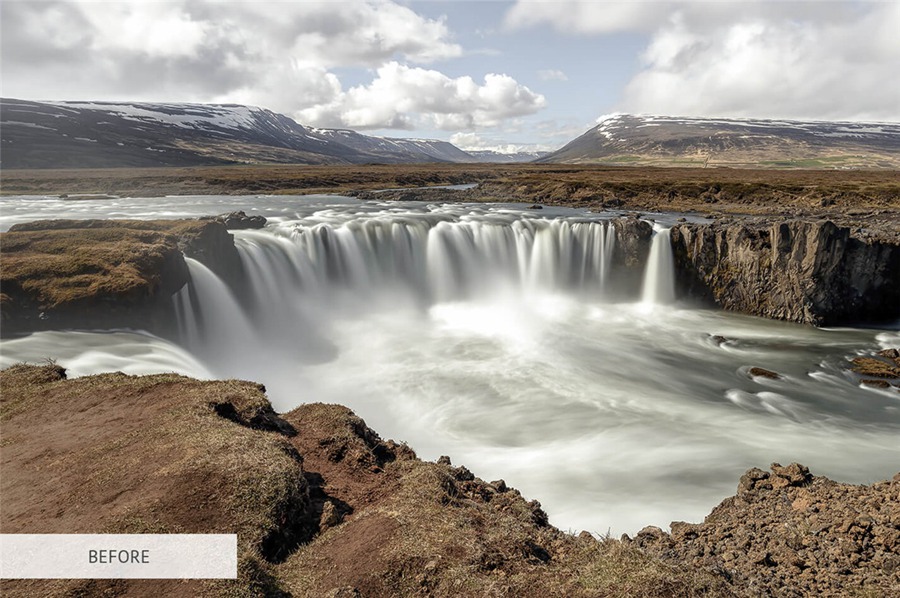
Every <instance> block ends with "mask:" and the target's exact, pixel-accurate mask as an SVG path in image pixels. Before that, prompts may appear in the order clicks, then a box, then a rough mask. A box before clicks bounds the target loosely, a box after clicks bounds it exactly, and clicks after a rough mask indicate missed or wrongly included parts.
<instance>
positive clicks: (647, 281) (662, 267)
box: [641, 224, 675, 304]
mask: <svg viewBox="0 0 900 598" xmlns="http://www.w3.org/2000/svg"><path fill="white" fill-rule="evenodd" d="M670 232H671V229H668V228H663V227H662V226H659V225H657V224H654V225H653V240H652V242H651V244H650V257H649V258H648V260H647V267H646V269H645V270H644V285H643V291H642V295H641V299H642V301H643V302H644V303H646V304H668V303H672V302H674V301H675V262H674V260H673V259H672V242H671V239H670Z"/></svg>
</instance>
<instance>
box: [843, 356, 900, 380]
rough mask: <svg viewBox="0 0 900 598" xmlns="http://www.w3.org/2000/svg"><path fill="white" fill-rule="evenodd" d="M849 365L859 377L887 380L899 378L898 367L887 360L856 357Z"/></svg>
mask: <svg viewBox="0 0 900 598" xmlns="http://www.w3.org/2000/svg"><path fill="white" fill-rule="evenodd" d="M851 363H852V366H851V369H852V370H853V371H854V372H856V373H857V374H859V375H861V376H866V377H869V378H887V379H891V378H900V366H897V365H896V364H895V363H893V362H892V361H888V360H887V359H881V358H878V357H856V358H854V359H853V361H852V362H851Z"/></svg>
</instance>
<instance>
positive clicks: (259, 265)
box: [236, 216, 615, 310]
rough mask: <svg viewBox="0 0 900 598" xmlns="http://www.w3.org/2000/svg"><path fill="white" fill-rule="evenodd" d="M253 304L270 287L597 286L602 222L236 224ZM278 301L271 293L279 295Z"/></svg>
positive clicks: (455, 289)
mask: <svg viewBox="0 0 900 598" xmlns="http://www.w3.org/2000/svg"><path fill="white" fill-rule="evenodd" d="M236 237H237V246H238V251H239V253H240V256H241V260H242V262H243V264H244V266H245V270H246V271H247V272H248V285H249V286H250V288H251V289H253V294H254V297H255V302H256V304H257V305H265V309H267V310H270V309H271V308H272V305H271V303H272V302H271V300H270V298H271V297H295V298H296V299H297V300H298V301H300V300H302V301H306V302H309V301H325V302H332V301H334V300H335V293H343V294H345V295H346V294H347V293H348V292H349V293H350V294H352V295H354V296H355V297H357V298H362V299H365V300H369V299H371V298H372V296H373V294H378V293H383V292H390V293H392V294H394V295H396V293H397V292H398V291H400V290H402V291H403V292H405V293H407V294H408V295H409V296H410V297H412V298H413V299H414V300H415V301H417V302H419V303H423V304H432V303H436V302H443V301H451V300H460V299H471V298H475V297H485V296H489V295H491V294H496V293H501V292H516V293H529V292H534V291H543V292H555V291H576V292H588V293H595V294H597V296H600V295H602V293H603V292H604V290H605V288H606V285H607V283H608V279H609V271H610V264H611V259H612V255H613V251H614V247H615V245H614V243H615V230H614V227H613V224H612V223H608V222H602V221H596V222H578V221H575V222H572V221H565V220H544V219H532V220H523V219H518V218H510V217H507V218H502V219H501V218H499V217H495V218H493V219H473V218H468V219H459V220H449V219H446V218H445V217H434V216H431V217H426V216H420V217H410V216H407V217H405V218H390V219H385V218H369V219H360V220H356V221H350V222H344V223H322V222H320V223H316V224H313V225H309V226H298V225H296V224H285V225H282V226H279V227H275V228H274V229H273V230H272V231H266V232H255V231H247V232H241V233H238V234H237V236H236ZM281 302H282V301H279V303H281Z"/></svg>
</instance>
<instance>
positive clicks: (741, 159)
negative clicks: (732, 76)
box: [538, 114, 900, 168]
mask: <svg viewBox="0 0 900 598" xmlns="http://www.w3.org/2000/svg"><path fill="white" fill-rule="evenodd" d="M538 162H564V163H575V164H579V163H606V164H621V165H648V164H649V165H663V166H763V167H766V166H768V167H806V168H850V167H866V168H900V123H859V122H821V121H790V120H758V119H724V118H718V119H712V118H674V117H665V116H635V115H630V114H614V115H610V116H607V117H604V118H602V119H600V120H599V124H598V125H597V126H596V127H594V128H593V129H591V130H589V131H588V132H586V133H585V134H584V135H582V136H580V137H578V138H576V139H574V140H573V141H571V142H570V143H568V144H567V145H565V146H564V147H562V148H561V149H559V150H557V151H555V152H553V153H551V154H548V155H547V156H544V157H543V158H541V159H539V160H538Z"/></svg>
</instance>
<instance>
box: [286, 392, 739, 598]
mask: <svg viewBox="0 0 900 598" xmlns="http://www.w3.org/2000/svg"><path fill="white" fill-rule="evenodd" d="M352 417H353V416H352V414H349V413H348V412H347V411H346V410H345V409H344V408H342V407H339V406H329V405H304V406H302V407H300V408H298V409H297V410H295V411H294V412H291V413H288V414H286V415H285V419H287V420H288V421H290V422H292V423H293V424H294V425H295V426H296V427H297V429H298V430H299V431H300V435H299V436H298V437H297V439H294V440H293V442H295V444H296V443H297V442H302V438H303V437H304V436H306V435H308V434H309V433H310V431H312V430H315V434H314V436H315V437H317V438H322V437H325V438H328V439H340V441H341V442H349V443H351V445H352V446H351V447H349V449H348V450H344V451H342V453H341V455H343V457H341V458H340V462H337V463H336V462H335V461H334V459H335V456H334V454H333V453H330V451H329V450H328V449H327V448H326V455H324V457H325V458H324V459H322V458H321V457H319V456H316V455H315V454H312V453H311V452H305V453H304V455H305V465H304V467H305V468H307V469H316V470H319V469H321V470H325V469H328V471H329V475H327V476H326V480H327V481H328V486H327V488H328V489H329V491H330V492H331V493H332V495H333V496H334V497H340V498H342V499H343V500H346V501H347V502H349V503H350V504H351V506H354V507H355V510H354V512H353V513H352V515H350V516H348V518H347V520H345V521H344V522H343V523H342V524H340V525H338V526H336V527H331V528H329V529H327V530H326V531H325V532H324V533H323V534H322V535H320V536H319V537H318V538H316V539H315V540H314V541H313V542H312V543H310V544H309V545H306V546H303V547H301V548H300V549H299V550H298V551H297V552H295V553H294V554H293V555H292V556H291V557H290V558H289V559H288V560H287V561H286V562H284V563H283V564H281V565H279V566H278V576H279V578H280V579H281V580H282V583H283V587H284V588H285V589H286V590H288V591H290V593H291V594H292V595H294V596H298V597H299V596H304V597H305V596H308V597H312V596H334V595H340V594H339V593H340V592H341V591H344V592H349V593H347V594H346V595H355V594H352V591H353V590H356V591H358V592H359V595H361V596H369V597H388V596H418V595H428V596H447V597H450V596H453V597H456V596H509V597H513V596H515V597H526V598H527V597H538V596H540V597H544V596H720V595H721V596H726V595H730V591H729V589H728V588H727V587H726V585H725V584H724V582H722V581H721V580H717V579H715V578H713V577H712V576H711V575H709V574H706V573H702V572H695V571H690V570H686V569H679V568H677V567H671V566H667V565H664V564H662V563H660V562H659V561H656V560H654V559H652V558H650V557H648V556H646V555H643V554H641V553H640V552H638V551H637V550H635V549H633V548H630V547H626V546H624V545H622V544H620V543H619V542H616V541H612V540H608V541H604V542H598V541H596V540H594V539H592V538H590V539H589V538H576V537H573V536H571V535H568V534H564V533H562V532H560V531H559V530H557V529H555V528H553V527H551V526H548V525H546V524H545V523H543V522H542V513H541V512H540V511H539V510H538V509H539V507H538V505H536V504H535V503H530V502H528V501H526V500H525V499H524V498H523V497H522V496H521V495H520V494H519V493H518V492H517V491H515V490H504V489H503V488H502V486H500V485H493V484H487V483H485V482H483V481H481V480H478V479H477V478H476V479H469V476H468V475H466V473H465V472H464V471H463V470H461V469H457V468H454V467H451V466H449V465H443V464H436V463H427V462H423V461H420V460H418V459H412V458H402V459H397V460H395V461H392V462H388V463H386V464H385V465H384V468H383V471H382V472H381V473H377V474H371V473H369V472H367V471H366V472H364V469H361V468H360V463H363V464H366V463H371V462H372V460H369V461H366V460H361V459H360V458H359V455H360V454H361V453H363V452H365V451H366V450H367V448H366V447H367V446H370V445H371V444H372V442H371V438H370V439H369V440H368V441H363V439H362V438H361V437H360V435H359V434H358V432H359V430H358V428H357V427H356V423H355V422H352V421H351V418H352ZM354 428H356V429H357V433H356V434H352V433H351V434H349V435H348V430H352V429H354ZM320 443H321V441H320ZM332 445H333V443H331V442H326V443H325V444H323V447H331V446H332ZM306 446H309V445H308V444H307V445H306ZM329 454H330V455H331V456H330V457H329V456H328V455H329ZM373 459H374V456H373ZM340 469H343V470H344V471H343V473H342V472H341V471H340ZM354 472H355V473H354ZM343 476H348V477H349V476H353V477H354V478H356V479H357V480H358V479H359V478H362V477H365V476H368V478H367V479H369V480H370V485H371V487H370V488H368V489H367V490H366V489H360V488H354V489H353V491H352V492H345V490H346V489H347V487H348V482H347V481H343V480H342V477H343ZM382 486H387V487H388V488H389V491H388V492H380V491H379V490H378V488H379V487H382ZM373 494H375V495H378V496H379V498H378V499H377V500H369V499H368V498H369V497H370V496H372V495H373Z"/></svg>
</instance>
